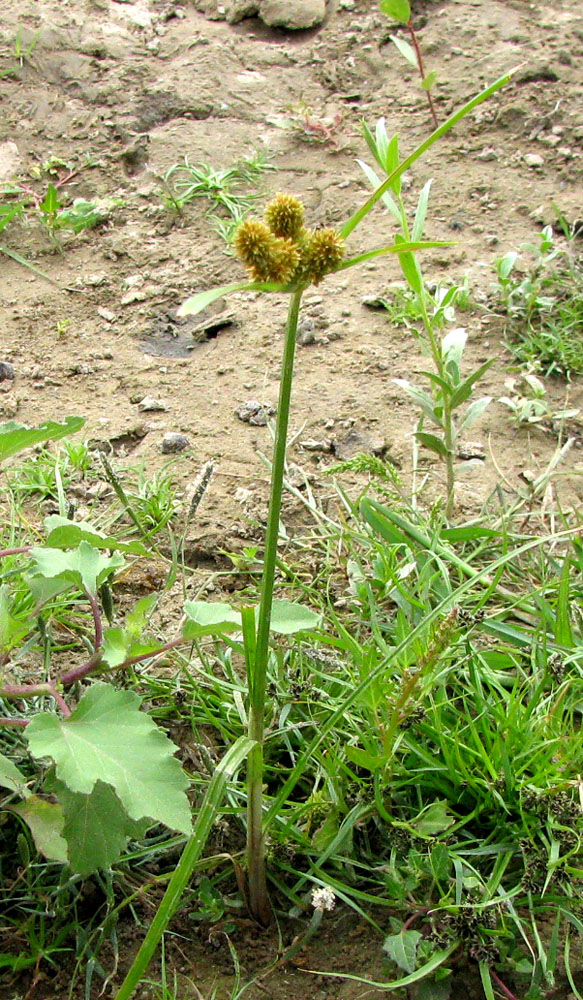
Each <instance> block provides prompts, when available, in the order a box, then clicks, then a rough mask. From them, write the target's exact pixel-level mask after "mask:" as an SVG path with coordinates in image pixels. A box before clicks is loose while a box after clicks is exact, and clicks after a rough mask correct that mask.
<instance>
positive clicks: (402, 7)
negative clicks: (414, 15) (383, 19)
mask: <svg viewBox="0 0 583 1000" xmlns="http://www.w3.org/2000/svg"><path fill="white" fill-rule="evenodd" d="M380 8H381V10H382V12H383V14H386V15H387V17H390V19H391V21H399V22H400V23H401V24H407V21H409V20H410V18H411V8H410V6H409V0H381V2H380Z"/></svg>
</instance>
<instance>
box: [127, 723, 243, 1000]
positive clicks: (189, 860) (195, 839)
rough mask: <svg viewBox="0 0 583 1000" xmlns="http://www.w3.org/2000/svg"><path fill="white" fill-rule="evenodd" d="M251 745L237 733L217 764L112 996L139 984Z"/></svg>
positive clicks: (128, 994) (132, 990)
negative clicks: (142, 936)
mask: <svg viewBox="0 0 583 1000" xmlns="http://www.w3.org/2000/svg"><path fill="white" fill-rule="evenodd" d="M255 745H256V744H255V741H254V740H249V739H247V737H245V736H241V737H240V738H239V739H238V740H237V742H236V743H234V744H233V746H232V747H231V748H230V750H228V751H227V753H226V754H225V756H224V757H223V759H222V760H221V762H220V763H219V764H218V765H217V767H216V769H215V772H214V774H213V776H212V778H211V780H210V783H209V786H208V788H207V790H206V793H205V796H204V799H203V801H202V804H201V806H200V809H199V811H198V815H197V817H196V820H195V823H194V827H193V831H192V835H191V837H190V838H189V840H188V842H187V844H186V846H185V848H184V851H183V852H182V857H181V858H180V861H179V862H178V865H177V866H176V868H175V870H174V873H173V875H172V878H171V879H170V882H169V884H168V888H167V889H166V892H165V894H164V898H163V899H162V902H161V903H160V906H159V907H158V910H157V911H156V915H155V917H154V919H153V920H152V923H151V924H150V927H149V929H148V933H147V934H146V937H145V939H144V942H143V944H142V945H141V947H140V950H139V951H138V954H137V955H136V957H135V959H134V961H133V963H132V966H131V968H130V970H129V972H128V974H127V976H126V978H125V979H124V981H123V983H122V985H121V988H120V989H119V990H118V992H117V994H116V997H115V1000H130V997H131V996H132V995H133V994H134V992H135V990H136V989H137V988H138V986H139V985H140V982H141V980H142V979H143V977H144V974H145V972H146V969H147V968H148V965H149V964H150V961H151V959H152V958H153V956H154V953H155V951H156V948H157V947H158V945H159V943H160V940H161V938H162V935H163V934H164V931H165V930H166V928H167V926H168V924H169V922H170V920H171V918H172V916H173V915H174V913H175V911H176V908H177V906H178V904H179V903H180V900H181V899H182V895H183V893H184V890H185V889H186V887H187V885H188V883H189V881H190V878H191V875H192V872H193V870H194V867H195V865H196V863H197V861H198V859H199V857H200V855H201V854H202V851H203V849H204V846H205V844H206V842H207V840H208V836H209V833H210V830H211V827H212V825H213V823H214V821H215V819H216V816H217V811H218V809H219V806H220V804H221V801H222V799H223V796H224V793H225V787H226V784H227V781H228V780H229V778H231V777H232V776H233V774H234V773H235V771H236V770H237V768H238V767H240V765H241V764H242V762H243V761H244V760H245V758H246V757H247V755H248V754H249V751H250V750H252V749H253V747H254V746H255Z"/></svg>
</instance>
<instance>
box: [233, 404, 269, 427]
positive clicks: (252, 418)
mask: <svg viewBox="0 0 583 1000" xmlns="http://www.w3.org/2000/svg"><path fill="white" fill-rule="evenodd" d="M274 413H275V407H274V406H272V405H271V403H260V402H259V400H257V399H249V400H247V402H246V403H241V405H240V406H238V407H237V409H236V410H235V416H236V417H238V418H239V420H242V421H243V423H244V424H253V426H254V427H265V426H266V424H267V420H268V418H269V417H272V416H273V415H274Z"/></svg>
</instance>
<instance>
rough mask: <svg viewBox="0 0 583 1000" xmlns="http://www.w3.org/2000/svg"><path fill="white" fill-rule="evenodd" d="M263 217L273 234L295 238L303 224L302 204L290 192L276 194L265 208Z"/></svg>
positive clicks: (284, 237)
mask: <svg viewBox="0 0 583 1000" xmlns="http://www.w3.org/2000/svg"><path fill="white" fill-rule="evenodd" d="M265 219H266V221H267V225H268V226H269V228H270V230H271V232H272V233H274V234H275V236H280V237H281V238H282V239H290V240H296V239H297V238H298V236H299V234H300V232H301V230H302V226H303V224H304V206H303V205H302V203H301V201H299V199H298V198H295V197H294V196H293V195H292V194H276V196H275V198H274V199H273V200H272V201H270V202H269V204H268V205H267V207H266V209H265Z"/></svg>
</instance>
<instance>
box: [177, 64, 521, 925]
mask: <svg viewBox="0 0 583 1000" xmlns="http://www.w3.org/2000/svg"><path fill="white" fill-rule="evenodd" d="M510 76H511V74H508V75H505V76H504V77H502V78H500V79H499V80H497V81H496V82H495V83H494V84H492V85H491V86H490V87H488V88H486V89H485V90H483V91H482V92H481V93H480V94H478V95H477V96H476V97H475V98H473V100H471V101H469V102H468V103H467V104H465V105H464V106H463V107H462V108H460V109H459V110H458V111H457V112H455V113H454V114H452V115H451V116H450V117H449V118H448V119H447V121H445V122H444V123H443V124H442V125H441V126H440V127H439V128H437V129H436V130H435V131H434V132H433V133H432V134H431V135H430V136H429V137H428V138H427V139H426V140H425V141H424V142H422V143H421V144H420V145H419V146H418V147H417V148H416V149H415V150H414V151H413V152H412V153H411V154H410V155H409V156H408V157H407V158H405V159H404V160H399V155H398V142H397V140H396V139H395V140H393V141H392V143H391V144H390V146H391V158H390V159H389V158H387V159H385V161H384V162H383V164H382V165H383V168H384V169H385V171H386V174H387V177H386V179H385V180H383V181H382V182H379V183H378V184H377V185H376V187H375V190H374V192H373V193H372V195H371V196H370V197H369V198H368V199H367V200H366V202H365V203H364V205H362V206H361V208H360V209H358V211H357V212H355V213H354V214H353V215H352V216H351V217H350V218H349V219H348V220H347V222H346V223H345V224H344V225H343V226H342V227H341V228H340V229H339V230H335V229H316V230H310V229H308V228H306V226H305V222H304V209H303V205H302V204H301V202H300V201H299V200H298V199H297V198H295V197H293V196H291V195H282V194H280V195H278V196H276V198H275V199H274V200H273V201H272V202H270V203H269V204H268V206H267V209H266V212H265V218H264V220H262V221H260V220H256V219H247V220H245V221H244V222H243V223H242V224H241V225H240V226H239V229H238V231H237V235H236V238H235V242H234V247H235V251H236V253H237V255H238V256H239V258H240V259H241V260H242V261H243V263H244V264H245V266H246V267H247V269H248V271H249V273H250V277H251V279H252V280H251V281H250V282H249V281H242V282H235V283H233V284H231V285H226V286H222V287H220V288H216V289H212V290H209V291H206V292H202V293H199V294H197V295H195V296H193V297H192V298H190V299H188V300H187V301H186V302H185V303H184V304H183V305H182V306H181V308H180V310H179V313H180V315H181V316H187V315H192V314H194V313H198V312H200V311H201V310H202V309H204V308H205V307H206V306H208V305H210V304H211V303H212V302H213V301H215V300H216V299H218V298H221V297H222V296H224V295H226V294H228V293H229V292H233V291H238V290H243V289H248V290H250V291H259V292H264V293H270V292H280V293H284V294H286V295H288V296H289V308H288V318H287V324H286V330H285V337H284V347H283V360H282V369H281V381H280V393H279V403H278V409H277V420H276V430H275V442H274V451H273V461H272V471H271V491H270V502H269V513H268V521H267V532H266V539H265V550H264V559H263V576H262V584H261V599H260V605H259V610H258V616H257V623H255V617H254V615H253V614H249V615H245V614H244V615H243V634H244V643H245V655H246V663H247V678H248V686H249V729H248V736H249V739H250V740H251V741H253V747H252V749H251V751H250V754H249V760H248V766H247V793H248V799H247V868H248V882H249V885H248V894H249V907H250V911H251V913H252V915H253V916H254V917H255V918H256V919H257V920H258V921H259V922H260V923H262V924H267V923H269V921H270V919H271V906H270V902H269V897H268V893H267V884H266V873H265V836H266V829H265V823H264V808H263V791H262V788H263V777H264V759H263V744H264V725H265V723H264V720H265V703H266V678H267V664H268V656H269V635H270V620H271V612H272V604H273V592H274V580H275V568H276V562H277V545H278V538H279V519H280V511H281V498H282V489H283V478H284V466H285V452H286V444H287V431H288V422H289V413H290V402H291V390H292V382H293V366H294V349H295V343H296V333H297V326H298V319H299V315H300V308H301V302H302V296H303V294H304V292H305V291H306V289H307V288H309V287H310V286H311V285H312V284H315V285H317V284H319V283H320V282H321V281H322V280H323V279H324V278H325V277H326V276H327V275H328V274H331V273H334V272H338V271H342V270H345V269H347V268H350V267H354V266H356V265H358V264H361V263H363V262H364V261H367V260H370V259H372V258H375V257H378V256H380V255H384V254H387V253H393V254H396V255H397V256H398V258H399V260H400V262H401V266H402V268H403V270H404V272H405V274H406V275H407V274H411V273H412V272H413V270H414V271H415V273H416V274H417V273H418V266H417V263H416V260H415V257H414V254H415V253H416V252H417V251H419V250H423V249H425V248H429V247H434V246H439V245H443V244H440V243H435V242H430V241H423V240H422V239H421V238H420V235H419V234H420V232H421V230H422V225H421V226H420V227H419V226H417V227H416V229H415V231H414V232H412V233H411V234H409V232H408V231H406V232H405V234H402V233H398V234H396V235H395V238H394V241H393V242H392V243H391V244H390V245H388V246H384V247H381V248H379V249H374V250H369V251H367V252H364V253H360V254H358V255H356V256H352V257H349V256H347V254H346V241H348V239H349V238H350V237H351V235H352V233H353V232H354V230H355V229H356V228H357V227H358V225H359V224H360V223H361V222H362V221H363V220H364V219H365V218H366V216H367V215H368V213H369V212H370V211H371V210H372V209H373V207H374V206H375V205H376V203H377V202H378V201H379V200H381V199H382V198H383V196H385V195H387V194H388V193H389V192H390V191H394V190H395V188H398V189H399V190H400V184H399V182H400V178H401V176H402V174H403V173H404V172H405V170H407V169H408V167H409V166H410V165H411V164H412V163H413V162H414V161H415V160H417V159H418V158H419V157H420V156H422V155H423V153H424V152H425V151H426V150H427V149H429V148H430V147H431V146H432V145H433V144H434V143H435V142H436V141H437V140H439V139H440V138H441V137H442V136H443V135H445V134H446V133H447V132H448V131H449V130H450V129H451V128H453V126H454V125H455V124H456V123H457V122H458V121H460V120H461V119H462V118H464V117H465V116H466V115H467V114H469V113H471V111H472V110H473V109H474V108H475V107H477V106H478V105H479V104H481V103H482V102H483V101H485V100H487V99H488V97H490V96H491V95H492V94H493V93H495V92H496V91H497V90H498V89H500V87H502V86H503V85H504V84H505V83H506V82H507V81H508V80H509V79H510ZM427 196H428V191H427V194H426V195H425V196H424V202H425V207H426V202H427ZM400 218H401V217H400ZM428 331H429V332H430V333H431V335H432V337H433V347H434V359H435V361H436V364H437V363H438V362H439V365H440V369H441V371H444V372H445V360H444V358H443V355H442V354H441V353H440V348H439V345H438V344H437V342H436V340H435V337H434V334H433V327H432V326H431V324H429V322H428ZM466 383H467V380H466ZM472 385H473V382H471V383H470V384H469V386H468V385H465V387H464V391H466V390H467V396H469V394H470V392H471V387H472ZM467 396H466V398H467ZM444 427H445V428H447V429H448V430H444V435H445V440H446V444H445V447H446V450H447V453H448V455H453V446H452V440H451V433H452V422H451V419H450V417H448V419H446V420H445V423H444ZM448 434H449V437H448V436H447V435H448ZM448 468H449V466H448ZM451 476H452V473H451V471H450V472H449V473H448V507H449V509H451V504H452V502H453V500H452V498H453V480H452V478H451Z"/></svg>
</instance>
